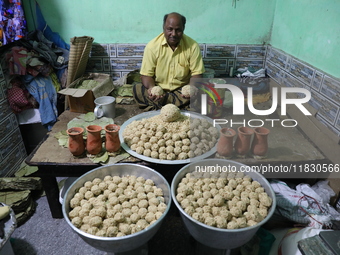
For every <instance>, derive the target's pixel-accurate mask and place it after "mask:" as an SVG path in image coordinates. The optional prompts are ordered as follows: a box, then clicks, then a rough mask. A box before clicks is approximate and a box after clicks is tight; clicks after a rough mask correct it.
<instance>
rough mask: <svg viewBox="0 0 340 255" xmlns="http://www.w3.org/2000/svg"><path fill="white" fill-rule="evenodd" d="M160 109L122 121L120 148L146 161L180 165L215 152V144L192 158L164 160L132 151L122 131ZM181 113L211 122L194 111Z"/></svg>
mask: <svg viewBox="0 0 340 255" xmlns="http://www.w3.org/2000/svg"><path fill="white" fill-rule="evenodd" d="M160 112H161V111H160V110H158V111H150V112H144V113H141V114H138V115H136V116H134V117H132V118H130V119H128V120H127V121H126V122H124V124H123V125H122V126H121V127H120V132H119V139H120V143H121V146H122V148H123V149H124V150H125V151H126V152H127V153H129V154H130V155H132V156H134V157H136V158H139V159H141V160H144V161H147V162H151V163H157V164H164V165H180V164H188V163H191V162H194V161H197V160H202V159H205V158H208V157H210V156H212V155H213V154H214V153H215V152H216V145H215V146H214V147H213V148H211V150H210V151H207V152H206V153H204V154H202V155H200V156H197V157H194V158H188V159H183V160H165V159H155V158H151V157H146V156H144V155H141V154H138V153H137V152H135V151H133V150H131V149H130V147H129V146H128V145H127V144H126V143H125V142H124V138H123V132H124V130H125V128H126V127H127V126H128V125H129V124H130V123H131V122H133V121H135V120H142V119H148V118H151V117H154V116H156V115H159V114H160ZM181 113H182V114H183V115H186V116H189V117H191V118H198V119H205V120H207V121H209V122H210V123H213V120H212V119H211V118H209V117H207V116H204V115H201V114H198V113H194V112H189V111H181ZM215 127H216V128H217V130H218V131H219V130H220V129H221V127H220V126H219V125H215Z"/></svg>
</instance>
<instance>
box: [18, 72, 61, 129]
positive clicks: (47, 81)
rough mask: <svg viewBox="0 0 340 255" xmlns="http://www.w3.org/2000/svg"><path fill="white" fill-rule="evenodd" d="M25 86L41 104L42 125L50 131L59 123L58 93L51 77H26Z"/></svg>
mask: <svg viewBox="0 0 340 255" xmlns="http://www.w3.org/2000/svg"><path fill="white" fill-rule="evenodd" d="M24 80H25V86H26V89H27V90H28V91H29V93H30V94H31V95H32V96H33V97H34V98H35V100H36V101H37V102H38V103H39V113H40V118H41V124H42V125H44V126H45V127H46V128H47V129H48V130H49V131H50V130H51V128H52V126H53V125H54V123H55V122H56V121H57V117H58V110H57V92H56V90H55V87H54V85H53V81H52V79H51V77H50V76H47V77H44V76H41V75H39V76H37V77H34V76H31V75H25V76H24Z"/></svg>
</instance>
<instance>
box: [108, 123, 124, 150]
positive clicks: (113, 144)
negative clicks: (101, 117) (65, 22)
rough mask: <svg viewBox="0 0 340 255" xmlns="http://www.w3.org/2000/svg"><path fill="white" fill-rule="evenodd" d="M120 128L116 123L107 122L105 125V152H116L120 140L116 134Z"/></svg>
mask: <svg viewBox="0 0 340 255" xmlns="http://www.w3.org/2000/svg"><path fill="white" fill-rule="evenodd" d="M119 130H120V126H118V125H116V124H109V125H106V126H105V132H106V133H105V138H106V142H105V149H106V151H107V152H116V151H118V150H119V148H120V140H119V136H118V132H119Z"/></svg>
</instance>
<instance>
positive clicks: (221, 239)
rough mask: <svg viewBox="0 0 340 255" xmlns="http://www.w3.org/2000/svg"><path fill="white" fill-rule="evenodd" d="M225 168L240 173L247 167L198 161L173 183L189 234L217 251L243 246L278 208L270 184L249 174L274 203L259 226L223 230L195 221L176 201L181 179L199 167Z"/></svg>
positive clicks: (251, 173)
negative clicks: (242, 168) (241, 169)
mask: <svg viewBox="0 0 340 255" xmlns="http://www.w3.org/2000/svg"><path fill="white" fill-rule="evenodd" d="M217 165H218V166H221V167H222V166H225V167H227V168H228V167H229V169H231V168H235V169H237V171H240V168H241V166H245V165H243V164H240V163H238V162H235V161H231V160H224V159H205V160H202V161H197V162H194V163H192V164H189V165H186V166H184V167H183V168H181V169H180V170H179V171H178V172H177V174H176V175H175V177H174V179H173V180H172V183H171V196H172V198H173V201H174V203H175V205H176V206H177V208H178V210H179V212H180V215H181V218H182V220H183V223H184V225H185V226H186V228H187V230H188V231H189V233H190V234H191V235H192V236H193V237H194V238H195V239H196V241H198V242H200V243H201V244H204V245H206V246H209V247H212V248H215V249H223V250H231V249H234V248H237V247H240V246H242V245H243V244H245V243H247V242H248V241H250V239H251V238H252V237H253V236H254V235H255V234H256V232H257V230H258V229H259V228H260V227H261V226H262V225H263V224H265V223H266V222H267V221H268V220H269V219H270V217H271V216H272V215H273V213H274V211H275V207H276V198H275V193H274V191H273V189H272V187H271V186H270V184H269V182H268V181H267V180H266V179H265V178H264V177H263V176H262V175H260V174H259V173H257V172H247V173H245V174H246V175H248V176H250V177H251V178H252V179H253V180H256V181H258V182H259V183H260V184H261V185H262V187H263V188H264V189H265V191H266V192H267V194H268V195H269V196H270V197H271V198H272V199H273V203H272V205H271V208H270V209H269V211H268V216H267V217H266V218H265V219H264V220H263V221H261V222H259V223H258V224H256V225H254V226H251V227H246V228H240V229H221V228H216V227H211V226H208V225H206V224H203V223H201V222H199V221H197V220H195V219H193V218H192V217H191V216H190V215H189V214H187V213H186V212H185V211H184V210H183V209H182V207H181V205H180V204H179V203H178V201H177V199H176V190H177V187H178V184H179V183H180V181H181V179H182V178H183V177H184V176H185V175H186V174H187V173H191V172H194V171H195V169H196V168H197V167H206V166H215V167H216V166H217Z"/></svg>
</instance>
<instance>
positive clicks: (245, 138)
mask: <svg viewBox="0 0 340 255" xmlns="http://www.w3.org/2000/svg"><path fill="white" fill-rule="evenodd" d="M237 131H238V135H237V138H236V141H235V145H234V148H235V152H236V154H237V155H238V156H242V157H245V156H246V155H247V153H248V152H249V150H250V145H251V137H252V135H253V134H254V130H253V129H251V128H249V127H239V128H238V129H237Z"/></svg>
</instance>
